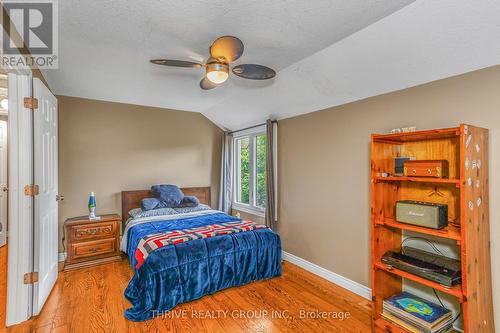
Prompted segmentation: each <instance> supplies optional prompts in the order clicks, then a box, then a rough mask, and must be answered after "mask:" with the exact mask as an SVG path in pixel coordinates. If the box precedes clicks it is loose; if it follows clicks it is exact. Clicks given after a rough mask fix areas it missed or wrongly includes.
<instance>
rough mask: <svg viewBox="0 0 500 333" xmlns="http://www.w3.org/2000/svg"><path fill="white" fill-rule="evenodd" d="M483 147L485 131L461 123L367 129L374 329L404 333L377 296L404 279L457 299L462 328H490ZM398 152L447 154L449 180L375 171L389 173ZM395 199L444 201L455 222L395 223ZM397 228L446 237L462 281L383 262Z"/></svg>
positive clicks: (398, 287)
mask: <svg viewBox="0 0 500 333" xmlns="http://www.w3.org/2000/svg"><path fill="white" fill-rule="evenodd" d="M487 152H488V130H486V129H483V128H478V127H474V126H470V125H464V124H462V125H460V126H459V127H454V128H445V129H437V130H428V131H419V132H412V133H398V134H382V135H381V134H373V135H372V142H371V257H372V298H373V328H374V332H378V333H381V332H392V333H407V332H409V331H408V330H406V329H405V328H403V327H401V326H398V325H397V324H395V323H393V322H391V321H390V320H388V319H386V318H383V317H382V310H383V301H384V299H386V298H388V297H391V296H393V295H395V294H398V293H401V292H402V291H403V283H404V281H405V280H408V281H413V282H415V283H417V284H420V285H422V286H427V287H430V288H434V289H436V290H438V291H440V292H443V293H445V294H448V295H452V296H453V297H455V298H456V299H457V301H458V302H460V303H462V309H463V316H462V317H463V324H464V331H465V332H472V331H474V332H494V330H495V329H494V322H493V300H492V282H491V263H490V247H489V245H488V244H489V239H490V231H489V207H488V155H487ZM401 156H411V157H414V158H415V159H416V160H447V161H448V163H449V178H444V179H442V178H422V177H416V178H413V177H381V176H380V175H381V173H385V172H389V173H393V172H394V159H395V158H396V157H401ZM479 161H480V163H479ZM478 164H479V165H480V167H478ZM399 200H417V201H427V202H435V203H442V204H447V205H448V214H449V216H448V217H449V220H450V221H453V222H454V223H451V224H449V226H448V227H446V228H444V229H441V230H435V229H429V228H423V227H418V226H414V225H410V224H405V223H400V222H397V221H396V220H395V204H396V202H397V201H399ZM404 231H411V232H416V233H419V234H420V235H421V236H420V237H424V238H426V237H439V238H432V239H433V240H434V239H435V240H439V239H441V240H442V241H446V240H453V241H454V242H455V243H454V244H455V246H456V247H457V249H458V251H459V252H458V253H459V254H460V256H461V258H460V259H461V261H462V281H463V284H461V285H456V286H454V287H452V288H447V287H445V286H442V285H440V284H438V283H435V282H433V281H430V280H427V279H425V278H422V277H420V276H417V275H414V274H411V273H408V272H405V271H402V270H399V269H396V268H394V267H391V266H387V265H385V264H384V263H382V261H381V258H382V256H383V255H384V253H386V252H387V251H390V250H394V249H398V248H400V247H401V242H402V240H403V232H404ZM447 244H448V243H447ZM430 300H433V299H430ZM472 328H474V330H472Z"/></svg>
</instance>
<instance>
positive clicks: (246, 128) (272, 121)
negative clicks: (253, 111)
mask: <svg viewBox="0 0 500 333" xmlns="http://www.w3.org/2000/svg"><path fill="white" fill-rule="evenodd" d="M277 122H278V121H277V120H271V123H273V124H274V123H277ZM265 124H266V123H262V124H258V125H253V126H250V127H245V128H242V129H239V130H236V131H229V132H227V133H228V134H234V133H237V132H241V131H246V130H249V129H252V128H255V127H260V126H264V125H265Z"/></svg>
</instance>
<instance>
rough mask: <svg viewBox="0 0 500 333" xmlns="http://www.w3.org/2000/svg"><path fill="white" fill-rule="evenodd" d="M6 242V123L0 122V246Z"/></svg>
mask: <svg viewBox="0 0 500 333" xmlns="http://www.w3.org/2000/svg"><path fill="white" fill-rule="evenodd" d="M6 242H7V122H6V121H4V120H0V246H4V245H5V243H6Z"/></svg>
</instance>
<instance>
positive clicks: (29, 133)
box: [5, 68, 34, 326]
mask: <svg viewBox="0 0 500 333" xmlns="http://www.w3.org/2000/svg"><path fill="white" fill-rule="evenodd" d="M5 70H6V71H7V72H8V81H9V88H8V90H9V121H8V122H7V124H8V129H7V134H8V142H9V148H10V149H9V152H10V153H9V160H8V164H9V176H8V188H9V201H8V207H9V213H8V228H9V239H8V244H7V246H8V268H7V299H6V302H7V304H6V322H5V324H6V326H10V325H14V324H18V323H21V322H23V321H26V320H28V319H29V318H30V317H31V315H32V297H33V285H32V284H24V274H25V273H28V272H31V271H32V270H33V206H34V205H33V197H30V196H26V195H25V194H24V186H25V185H27V184H32V183H33V112H32V110H31V109H28V108H25V107H24V97H27V96H32V73H31V70H15V69H8V68H6V69H5Z"/></svg>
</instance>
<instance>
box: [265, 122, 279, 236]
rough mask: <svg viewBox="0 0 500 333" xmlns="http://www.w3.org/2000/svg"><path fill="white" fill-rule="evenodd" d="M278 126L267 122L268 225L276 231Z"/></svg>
mask: <svg viewBox="0 0 500 333" xmlns="http://www.w3.org/2000/svg"><path fill="white" fill-rule="evenodd" d="M277 125H278V124H277V123H276V122H273V121H272V120H271V119H268V120H267V122H266V134H267V147H266V200H267V201H266V219H265V221H266V225H267V226H268V227H269V228H271V229H272V230H276V222H277V211H276V188H275V187H276V182H275V167H276V165H275V163H276V159H275V157H276V145H275V139H276V137H275V135H276V131H277V127H278V126H277Z"/></svg>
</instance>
